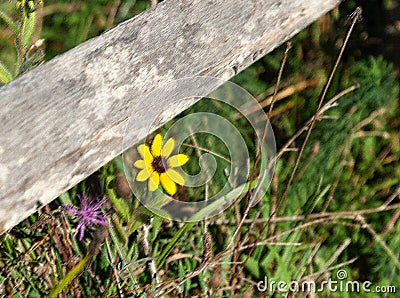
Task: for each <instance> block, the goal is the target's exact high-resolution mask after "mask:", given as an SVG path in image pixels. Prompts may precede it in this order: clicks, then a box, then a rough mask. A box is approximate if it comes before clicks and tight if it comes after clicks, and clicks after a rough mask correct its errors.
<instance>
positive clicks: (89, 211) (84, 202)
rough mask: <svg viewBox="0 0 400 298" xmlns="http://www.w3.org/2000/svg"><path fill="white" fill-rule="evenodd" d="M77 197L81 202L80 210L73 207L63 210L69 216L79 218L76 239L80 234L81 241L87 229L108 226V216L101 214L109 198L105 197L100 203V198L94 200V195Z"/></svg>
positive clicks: (65, 207) (66, 207) (68, 206)
mask: <svg viewBox="0 0 400 298" xmlns="http://www.w3.org/2000/svg"><path fill="white" fill-rule="evenodd" d="M77 197H78V198H79V200H80V201H81V208H80V209H78V208H76V207H75V206H72V205H67V206H63V208H64V210H65V211H66V213H67V214H68V215H69V216H76V217H77V218H78V220H79V223H78V226H77V227H76V231H75V233H74V237H76V235H78V233H79V240H80V241H81V240H82V239H83V234H84V233H85V228H91V227H93V226H94V225H95V224H99V225H106V224H107V218H108V214H106V215H104V214H103V213H102V212H101V208H102V207H103V204H104V203H105V202H106V201H107V200H108V198H107V197H104V198H103V199H102V200H101V201H98V198H94V197H93V196H92V195H90V196H89V197H85V196H84V195H77Z"/></svg>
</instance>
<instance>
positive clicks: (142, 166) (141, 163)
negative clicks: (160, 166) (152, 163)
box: [133, 159, 146, 169]
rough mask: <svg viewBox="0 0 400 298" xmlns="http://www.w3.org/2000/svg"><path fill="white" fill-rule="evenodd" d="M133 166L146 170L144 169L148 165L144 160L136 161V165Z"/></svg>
mask: <svg viewBox="0 0 400 298" xmlns="http://www.w3.org/2000/svg"><path fill="white" fill-rule="evenodd" d="M133 165H134V166H135V167H137V168H138V169H144V167H145V166H146V163H145V162H144V160H143V159H139V160H137V161H135V163H134V164H133Z"/></svg>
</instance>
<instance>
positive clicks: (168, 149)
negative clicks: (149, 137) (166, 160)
mask: <svg viewBox="0 0 400 298" xmlns="http://www.w3.org/2000/svg"><path fill="white" fill-rule="evenodd" d="M174 147H175V141H174V139H172V138H171V139H169V140H168V141H167V142H166V143H165V145H164V146H163V147H162V149H161V156H162V157H168V156H169V155H170V154H171V153H172V150H174Z"/></svg>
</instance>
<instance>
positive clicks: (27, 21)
mask: <svg viewBox="0 0 400 298" xmlns="http://www.w3.org/2000/svg"><path fill="white" fill-rule="evenodd" d="M35 24H36V12H32V13H30V14H29V16H25V15H24V17H23V25H22V48H23V49H24V51H26V50H27V49H28V47H29V46H30V44H31V41H32V37H33V34H34V33H35Z"/></svg>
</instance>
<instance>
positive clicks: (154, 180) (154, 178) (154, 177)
mask: <svg viewBox="0 0 400 298" xmlns="http://www.w3.org/2000/svg"><path fill="white" fill-rule="evenodd" d="M159 185H160V176H159V175H158V173H157V172H153V173H151V176H150V179H149V190H150V191H155V190H156V189H157V188H158V186H159Z"/></svg>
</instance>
